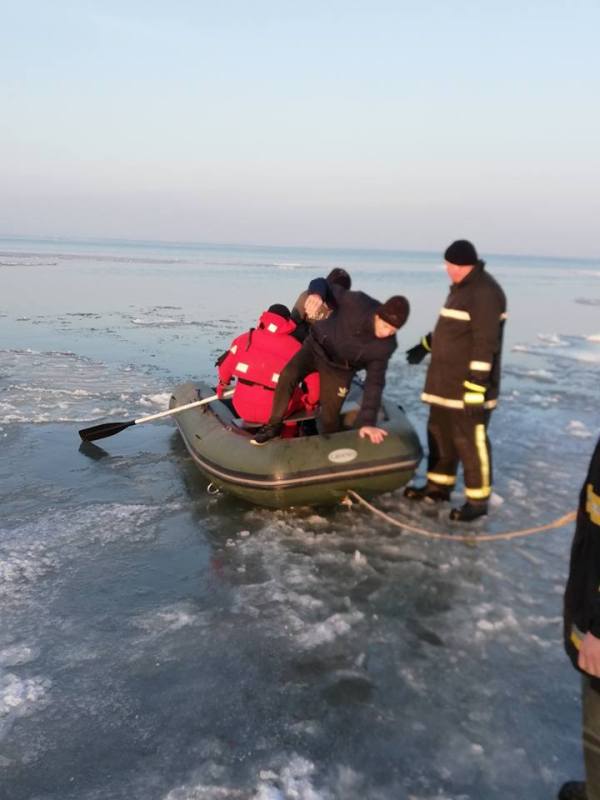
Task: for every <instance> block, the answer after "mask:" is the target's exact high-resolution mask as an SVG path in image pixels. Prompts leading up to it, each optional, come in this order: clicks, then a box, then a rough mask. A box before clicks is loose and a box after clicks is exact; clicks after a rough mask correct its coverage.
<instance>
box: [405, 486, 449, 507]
mask: <svg viewBox="0 0 600 800" xmlns="http://www.w3.org/2000/svg"><path fill="white" fill-rule="evenodd" d="M404 497H406V498H407V499H408V500H415V501H416V502H421V501H422V500H423V501H425V502H426V503H445V502H447V501H448V500H450V490H449V489H446V487H445V486H435V485H433V484H431V483H426V484H424V485H423V486H407V487H406V488H405V490H404Z"/></svg>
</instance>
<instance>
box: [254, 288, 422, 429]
mask: <svg viewBox="0 0 600 800" xmlns="http://www.w3.org/2000/svg"><path fill="white" fill-rule="evenodd" d="M321 280H324V279H321ZM317 285H318V284H317ZM332 291H333V294H334V296H335V301H336V304H337V308H336V310H335V311H334V313H333V314H331V316H329V317H328V318H327V319H324V320H320V321H319V322H315V323H313V325H312V327H311V332H310V335H309V336H308V337H307V339H306V340H305V341H304V344H303V345H302V349H301V350H300V351H299V352H298V353H297V354H296V355H295V356H294V357H293V358H292V360H291V361H290V362H289V364H288V365H287V367H286V368H285V369H284V370H283V372H282V373H281V377H280V379H279V383H278V384H277V391H276V392H275V400H274V403H273V413H272V415H271V418H270V419H269V422H268V424H267V425H266V426H265V427H264V428H263V429H262V430H260V431H259V432H258V433H257V435H256V436H255V437H254V439H253V440H252V443H253V444H258V445H262V444H266V443H267V442H268V441H269V440H270V439H273V438H275V437H276V436H279V434H280V432H281V422H282V419H283V414H284V411H285V408H286V406H287V403H288V402H289V397H290V394H291V392H292V391H293V387H294V386H295V385H296V384H297V383H298V381H299V380H301V379H302V378H303V377H304V376H305V375H307V374H309V373H310V372H313V371H314V370H317V371H318V373H319V377H320V379H321V387H320V390H321V416H320V428H321V432H322V433H335V432H336V431H337V430H339V425H340V420H339V411H340V408H341V406H342V403H343V402H344V398H345V397H346V395H347V394H348V389H349V387H350V382H351V381H352V377H353V375H354V374H355V372H357V371H358V370H360V369H365V370H366V373H367V375H366V380H365V385H364V391H363V398H362V405H361V409H360V412H359V414H358V417H357V419H356V423H355V425H356V427H357V428H359V434H360V436H361V437H362V438H364V437H365V436H367V437H368V438H369V439H370V440H371V442H373V443H374V444H379V443H380V442H382V441H383V439H384V437H385V436H386V435H387V431H385V430H383V429H382V428H378V427H376V424H375V423H376V421H377V414H378V412H379V406H380V403H381V393H382V391H383V387H384V386H385V373H386V370H387V365H388V361H389V359H390V356H391V355H392V353H393V352H394V350H395V349H396V347H397V344H396V335H395V334H396V331H397V330H398V329H399V328H401V327H402V326H403V325H404V323H405V322H406V320H407V318H408V314H409V304H408V300H407V299H406V298H405V297H400V296H396V297H391V298H390V299H389V300H387V301H386V302H385V303H380V302H379V300H375V299H373V298H372V297H369V295H367V294H365V293H364V292H352V291H346V290H344V289H343V288H342V287H341V286H336V285H334V286H333V287H332Z"/></svg>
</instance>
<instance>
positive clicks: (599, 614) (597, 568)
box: [564, 439, 600, 691]
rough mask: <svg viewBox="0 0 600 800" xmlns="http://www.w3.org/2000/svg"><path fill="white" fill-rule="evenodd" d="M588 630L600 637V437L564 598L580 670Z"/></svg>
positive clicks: (567, 635) (568, 642) (568, 643)
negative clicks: (580, 654)
mask: <svg viewBox="0 0 600 800" xmlns="http://www.w3.org/2000/svg"><path fill="white" fill-rule="evenodd" d="M588 631H590V632H591V633H592V634H593V635H594V636H596V637H597V638H599V639H600V439H599V440H598V442H597V443H596V449H595V450H594V454H593V455H592V460H591V461H590V466H589V469H588V474H587V477H586V480H585V483H584V484H583V487H582V489H581V493H580V495H579V507H578V509H577V525H576V528H575V536H574V537H573V544H572V545H571V561H570V566H569V577H568V580H567V586H566V589H565V598H564V639H565V649H566V651H567V655H568V656H569V657H570V658H571V661H572V662H573V666H574V667H575V668H576V669H578V667H577V658H578V652H579V647H580V646H581V640H582V639H583V636H584V634H585V633H587V632H588ZM592 685H593V687H594V689H597V690H599V691H600V679H598V678H592Z"/></svg>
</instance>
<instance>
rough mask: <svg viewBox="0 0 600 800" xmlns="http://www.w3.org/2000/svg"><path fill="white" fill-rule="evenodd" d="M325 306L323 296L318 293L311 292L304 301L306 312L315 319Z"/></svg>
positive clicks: (309, 317)
mask: <svg viewBox="0 0 600 800" xmlns="http://www.w3.org/2000/svg"><path fill="white" fill-rule="evenodd" d="M322 307H323V298H322V297H321V295H318V294H309V295H308V297H307V298H306V300H305V302H304V313H305V314H306V316H307V317H308V319H315V318H316V317H317V316H318V314H319V311H320V310H321V308H322Z"/></svg>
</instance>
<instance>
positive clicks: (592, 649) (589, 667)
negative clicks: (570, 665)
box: [577, 631, 600, 678]
mask: <svg viewBox="0 0 600 800" xmlns="http://www.w3.org/2000/svg"><path fill="white" fill-rule="evenodd" d="M577 665H578V667H579V669H582V670H583V671H584V672H587V674H588V675H593V676H594V677H595V678H600V639H598V638H597V637H596V636H594V635H593V634H592V633H590V632H589V631H588V632H587V633H586V635H585V636H584V637H583V641H582V642H581V647H580V648H579V658H578V660H577Z"/></svg>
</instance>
